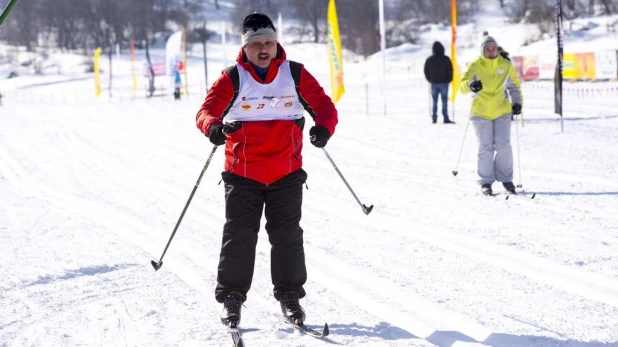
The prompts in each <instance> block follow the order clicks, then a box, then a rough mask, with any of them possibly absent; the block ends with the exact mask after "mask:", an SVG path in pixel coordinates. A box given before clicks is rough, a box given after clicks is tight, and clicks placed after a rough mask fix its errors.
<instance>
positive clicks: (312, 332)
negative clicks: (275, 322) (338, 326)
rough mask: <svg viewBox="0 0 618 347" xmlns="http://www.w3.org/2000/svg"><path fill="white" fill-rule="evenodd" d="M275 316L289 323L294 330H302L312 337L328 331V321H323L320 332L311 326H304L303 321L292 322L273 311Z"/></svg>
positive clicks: (321, 335) (324, 335)
mask: <svg viewBox="0 0 618 347" xmlns="http://www.w3.org/2000/svg"><path fill="white" fill-rule="evenodd" d="M275 317H277V318H279V319H281V320H282V321H284V322H285V323H287V324H288V325H290V326H291V327H292V328H294V329H296V330H299V331H302V332H304V333H305V334H307V335H309V336H313V337H315V338H318V339H321V338H323V337H326V336H328V334H329V333H330V331H329V330H328V323H324V328H323V329H322V332H319V331H317V330H315V329H312V328H310V327H308V326H306V325H305V324H304V323H300V324H296V323H295V322H292V321H291V320H289V319H288V318H286V317H284V316H283V315H281V314H277V313H275Z"/></svg>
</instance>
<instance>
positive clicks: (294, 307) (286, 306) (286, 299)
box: [279, 292, 306, 325]
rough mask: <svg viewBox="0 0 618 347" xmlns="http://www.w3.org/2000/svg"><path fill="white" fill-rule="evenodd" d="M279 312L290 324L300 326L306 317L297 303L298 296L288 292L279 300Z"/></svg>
mask: <svg viewBox="0 0 618 347" xmlns="http://www.w3.org/2000/svg"><path fill="white" fill-rule="evenodd" d="M279 303H280V304H281V312H282V313H283V316H284V317H285V318H286V319H287V320H288V321H289V322H291V323H294V324H297V325H301V324H303V322H304V321H305V318H306V315H305V310H303V307H302V306H300V303H299V302H298V295H297V294H296V292H288V293H285V294H283V297H282V298H281V300H279Z"/></svg>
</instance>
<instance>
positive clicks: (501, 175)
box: [459, 33, 523, 195]
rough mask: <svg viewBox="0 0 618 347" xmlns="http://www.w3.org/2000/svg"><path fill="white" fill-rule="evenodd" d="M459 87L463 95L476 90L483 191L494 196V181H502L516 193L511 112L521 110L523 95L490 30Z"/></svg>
mask: <svg viewBox="0 0 618 347" xmlns="http://www.w3.org/2000/svg"><path fill="white" fill-rule="evenodd" d="M459 90H461V92H462V94H467V93H470V92H473V93H475V94H474V96H473V98H472V109H471V116H470V120H471V121H472V124H473V125H474V130H475V131H476V137H477V139H478V142H479V149H478V175H479V180H478V183H479V184H480V185H481V191H482V192H483V194H486V195H491V194H492V189H491V185H492V183H493V182H494V181H499V182H502V184H503V186H504V188H505V189H506V190H507V191H508V192H509V193H513V194H516V192H515V185H514V184H513V151H512V149H511V115H512V114H516V115H517V114H520V113H521V108H522V105H523V97H522V93H521V88H520V84H519V77H518V76H517V72H516V71H515V67H514V66H513V64H511V62H510V61H508V60H506V59H504V58H503V57H502V56H500V55H499V54H498V44H497V42H496V40H494V38H493V37H491V36H489V35H487V33H485V36H483V40H482V42H481V56H480V57H478V58H477V59H476V60H474V61H473V62H471V63H470V64H469V65H468V68H467V70H466V72H465V73H464V75H463V76H462V78H461V82H460V84H459ZM494 155H495V156H494Z"/></svg>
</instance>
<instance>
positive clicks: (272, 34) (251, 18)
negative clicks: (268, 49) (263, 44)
mask: <svg viewBox="0 0 618 347" xmlns="http://www.w3.org/2000/svg"><path fill="white" fill-rule="evenodd" d="M265 39H271V40H275V41H277V40H278V38H277V30H276V29H275V25H274V24H273V21H272V20H270V18H268V16H267V15H265V14H262V13H257V12H255V13H252V14H250V15H248V16H247V17H245V20H244V21H243V23H242V45H243V46H244V45H245V44H246V43H248V42H251V41H255V40H265Z"/></svg>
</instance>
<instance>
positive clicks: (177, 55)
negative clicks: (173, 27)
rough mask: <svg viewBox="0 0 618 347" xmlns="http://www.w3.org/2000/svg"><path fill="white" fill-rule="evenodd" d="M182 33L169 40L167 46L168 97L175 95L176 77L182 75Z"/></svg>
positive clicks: (174, 34) (178, 32) (175, 34)
mask: <svg viewBox="0 0 618 347" xmlns="http://www.w3.org/2000/svg"><path fill="white" fill-rule="evenodd" d="M181 51H182V31H177V32H175V33H173V34H172V36H170V37H169V38H168V39H167V43H166V44H165V71H166V74H167V96H169V97H171V96H172V95H173V94H174V88H175V87H176V75H180V67H182V64H181V62H182V57H181Z"/></svg>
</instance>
